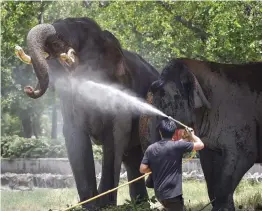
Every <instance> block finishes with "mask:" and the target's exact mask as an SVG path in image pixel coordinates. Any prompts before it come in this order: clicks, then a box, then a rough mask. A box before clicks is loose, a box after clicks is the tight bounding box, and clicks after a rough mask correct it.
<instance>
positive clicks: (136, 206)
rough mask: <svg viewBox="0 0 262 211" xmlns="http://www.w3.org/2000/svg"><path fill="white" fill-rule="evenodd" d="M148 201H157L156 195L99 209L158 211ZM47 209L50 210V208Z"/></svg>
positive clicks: (77, 210) (84, 210) (81, 209)
mask: <svg viewBox="0 0 262 211" xmlns="http://www.w3.org/2000/svg"><path fill="white" fill-rule="evenodd" d="M150 203H151V204H155V203H157V200H156V197H155V196H153V197H152V198H150V199H148V201H145V202H141V203H136V200H134V201H132V200H131V201H130V200H126V202H125V203H124V204H123V205H120V206H109V207H107V208H104V209H102V210H101V211H123V210H125V211H159V209H158V208H154V209H151V208H150ZM67 206H68V208H69V207H71V205H67ZM49 211H52V210H51V209H50V210H49ZM70 211H87V210H86V209H84V208H81V207H80V206H79V207H76V208H73V209H71V210H70Z"/></svg>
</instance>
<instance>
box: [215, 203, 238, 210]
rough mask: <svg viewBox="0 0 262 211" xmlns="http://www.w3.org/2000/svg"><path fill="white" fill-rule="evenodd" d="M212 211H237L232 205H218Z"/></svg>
mask: <svg viewBox="0 0 262 211" xmlns="http://www.w3.org/2000/svg"><path fill="white" fill-rule="evenodd" d="M212 211H235V207H234V205H233V206H232V204H231V203H228V204H219V203H218V204H216V205H215V206H214V207H213V209H212Z"/></svg>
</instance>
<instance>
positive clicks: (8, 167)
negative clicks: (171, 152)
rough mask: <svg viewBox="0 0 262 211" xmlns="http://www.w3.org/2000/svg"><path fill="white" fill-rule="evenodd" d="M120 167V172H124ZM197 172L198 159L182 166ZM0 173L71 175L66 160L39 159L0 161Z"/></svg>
mask: <svg viewBox="0 0 262 211" xmlns="http://www.w3.org/2000/svg"><path fill="white" fill-rule="evenodd" d="M95 168H96V174H99V173H100V172H101V169H102V168H101V161H95ZM124 171H125V169H124V166H122V170H121V172H124ZM191 171H197V172H199V173H202V168H201V165H200V161H199V159H192V160H190V161H189V162H187V163H184V164H183V172H191ZM1 172H2V174H3V173H7V172H9V173H15V174H26V173H31V174H41V173H50V174H61V175H69V174H72V171H71V167H70V164H69V162H68V159H66V158H39V159H13V160H10V159H1ZM248 172H249V173H251V174H254V173H259V174H262V164H255V165H253V167H252V168H251V169H250V170H249V171H248Z"/></svg>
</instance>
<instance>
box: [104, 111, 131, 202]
mask: <svg viewBox="0 0 262 211" xmlns="http://www.w3.org/2000/svg"><path fill="white" fill-rule="evenodd" d="M131 122H132V121H131V117H130V116H128V115H127V116H125V117H123V116H122V115H120V116H118V117H115V119H114V121H113V123H112V124H113V125H112V128H108V131H107V132H105V137H104V140H103V143H104V147H103V154H104V159H103V170H102V178H101V182H100V185H99V192H100V193H101V192H105V191H107V190H109V189H113V188H115V187H117V186H118V183H119V177H120V170H121V163H122V159H123V154H124V150H125V149H126V148H127V145H128V143H129V140H130V131H131ZM116 203H117V191H114V192H112V193H109V194H107V195H106V196H103V197H102V198H101V200H100V204H101V206H107V205H116Z"/></svg>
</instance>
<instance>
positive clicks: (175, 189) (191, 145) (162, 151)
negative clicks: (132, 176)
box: [140, 119, 204, 211]
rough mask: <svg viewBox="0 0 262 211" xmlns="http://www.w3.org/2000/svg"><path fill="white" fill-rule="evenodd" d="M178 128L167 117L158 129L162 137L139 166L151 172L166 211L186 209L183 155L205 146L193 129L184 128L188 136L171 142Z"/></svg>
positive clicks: (145, 171)
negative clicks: (187, 130)
mask: <svg viewBox="0 0 262 211" xmlns="http://www.w3.org/2000/svg"><path fill="white" fill-rule="evenodd" d="M176 128H177V127H176V124H175V122H173V121H170V120H168V119H164V120H162V121H161V122H160V124H159V125H158V127H157V129H158V130H159V133H160V136H161V140H159V141H158V142H156V143H154V144H151V145H150V146H149V147H148V148H147V150H146V152H145V154H144V158H143V160H142V162H141V165H140V172H141V173H148V172H150V171H152V177H153V178H152V179H153V183H154V190H155V195H156V197H157V199H158V200H159V201H160V202H161V204H162V205H163V206H164V207H165V209H166V210H167V211H182V210H183V209H184V201H183V197H182V157H183V154H184V153H186V152H191V151H192V150H201V149H203V148H204V144H203V142H202V141H201V140H200V139H199V138H198V137H197V136H195V135H194V132H193V130H192V129H190V130H191V131H190V132H186V131H185V130H184V133H186V134H187V139H180V140H178V141H172V137H173V135H174V132H175V130H176ZM186 134H184V137H185V135H186ZM191 141H193V142H191Z"/></svg>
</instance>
